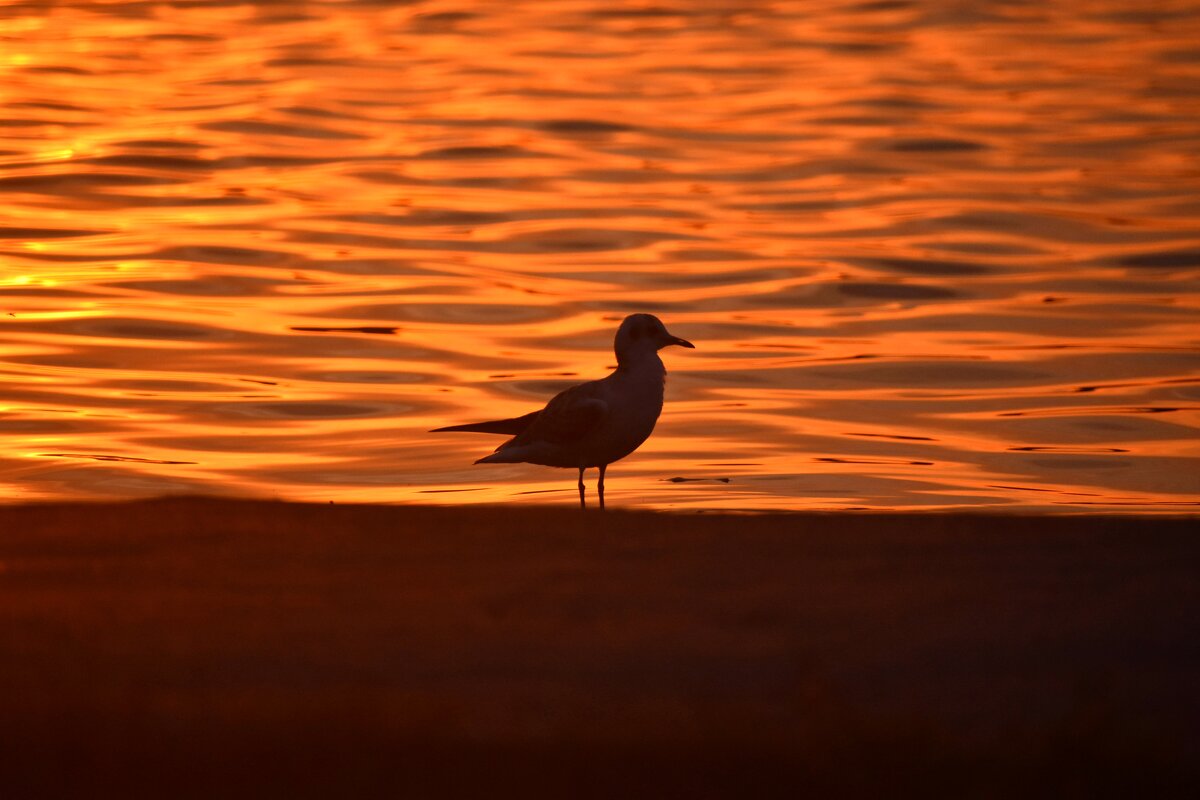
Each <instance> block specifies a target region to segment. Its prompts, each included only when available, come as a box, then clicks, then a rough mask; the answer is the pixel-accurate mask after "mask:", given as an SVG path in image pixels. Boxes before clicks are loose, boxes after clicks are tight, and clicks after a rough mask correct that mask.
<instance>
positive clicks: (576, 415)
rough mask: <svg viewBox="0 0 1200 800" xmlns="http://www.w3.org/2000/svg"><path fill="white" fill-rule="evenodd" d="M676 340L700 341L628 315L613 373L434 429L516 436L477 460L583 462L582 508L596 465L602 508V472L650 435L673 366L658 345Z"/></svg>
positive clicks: (577, 466) (547, 463)
mask: <svg viewBox="0 0 1200 800" xmlns="http://www.w3.org/2000/svg"><path fill="white" fill-rule="evenodd" d="M673 344H677V345H679V346H680V347H690V348H695V347H696V345H694V344H692V343H691V342H689V341H688V340H686V339H680V338H679V337H678V336H672V335H671V334H670V333H668V332H667V327H666V326H665V325H663V324H662V322H661V321H660V320H659V319H658V317H656V316H654V315H653V314H630V315H629V316H628V317H626V318H625V319H624V321H622V322H621V327H619V328H617V336H616V340H615V341H614V342H613V349H614V350H616V353H617V368H616V370H614V371H613V373H612V374H611V375H609V376H608V377H606V378H601V379H600V380H598V381H589V382H588V383H581V384H579V385H578V386H572V387H571V388H569V389H565V390H563V391H561V392H559V393H558V394H557V395H555V396H554V397H553V398H551V399H550V402H549V403H547V404H546V407H545V408H543V409H541V410H540V411H533V412H531V413H529V414H526V415H525V416H523V417H514V418H512V419H498V420H493V421H491V422H474V423H469V424H466V425H450V426H448V427H445V428H436V429H434V430H432V431H430V433H443V432H448V431H467V432H471V433H502V434H506V435H509V436H512V437H513V438H511V439H509V440H508V441H507V442H505V443H504V444H502V445H500V446H499V447H497V448H496V451H495V452H494V453H492V454H491V455H490V456H484V457H483V458H481V459H479V460H478V461H476V462H475V463H476V464H519V463H525V464H542V465H544V466H547V467H563V468H566V469H571V468H574V469H578V470H579V506H580V508H587V502H586V501H585V500H584V485H583V473H584V472H585V471H586V470H587V469H588V468H590V467H597V468H599V470H600V481H599V483H598V484H597V491H598V494H599V495H600V508H601V509H603V508H604V471H605V470H606V469H608V465H609V464H611V463H613V462H614V461H620V460H621V459H622V458H624V457H625V456H627V455H629V454H630V453H632V452H633V451H634V450H636V449H638V447H639V446H641V444H642V442H644V441H646V439H647V438H649V436H650V433H651V431H653V430H654V423H655V422H657V421H658V415H659V414H660V413H661V412H662V406H663V388H664V386H665V384H666V380H667V370H666V367H664V366H663V362H662V359H661V358H659V357H658V351H659V350H661V349H662V348H664V347H668V346H670V345H673Z"/></svg>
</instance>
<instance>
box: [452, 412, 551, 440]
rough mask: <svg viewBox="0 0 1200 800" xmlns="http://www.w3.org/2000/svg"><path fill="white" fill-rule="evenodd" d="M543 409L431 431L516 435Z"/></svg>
mask: <svg viewBox="0 0 1200 800" xmlns="http://www.w3.org/2000/svg"><path fill="white" fill-rule="evenodd" d="M541 413H542V412H541V411H532V412H530V413H528V414H526V415H525V416H523V417H513V418H512V419H496V420H492V421H491V422H469V423H467V424H465V425H447V426H446V427H445V428H434V429H433V430H431V431H430V433H450V432H453V431H462V432H466V433H502V434H504V435H506V436H516V435H517V434H519V433H521V432H522V431H524V430H525V429H526V428H528V427H529V426H530V425H531V424H532V423H533V421H534V420H535V419H537V418H538V415H540V414H541Z"/></svg>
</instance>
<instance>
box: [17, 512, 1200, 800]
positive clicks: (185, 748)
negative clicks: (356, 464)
mask: <svg viewBox="0 0 1200 800" xmlns="http://www.w3.org/2000/svg"><path fill="white" fill-rule="evenodd" d="M0 531H2V534H0V608H2V609H3V611H2V612H0V614H2V615H0V687H2V689H0V693H2V697H3V700H2V704H3V708H2V709H0V710H2V718H3V720H4V722H3V725H2V726H0V730H2V731H3V733H2V734H0V774H3V775H4V783H5V785H6V786H7V787H8V789H7V790H6V794H8V793H9V792H14V791H15V792H16V794H8V796H13V797H16V796H21V797H33V796H52V795H68V794H69V795H73V796H88V797H98V796H172V797H179V796H189V797H199V796H207V797H211V796H228V795H230V794H251V793H256V792H258V793H263V796H291V797H295V796H322V797H328V796H335V795H336V796H343V797H362V796H383V795H386V796H395V797H421V796H447V795H454V796H471V797H481V796H493V797H494V796H522V797H617V796H636V797H651V796H653V797H683V796H687V797H717V796H721V797H731V796H747V797H761V796H785V795H786V796H803V795H804V794H806V793H811V792H814V791H816V792H821V793H826V794H830V793H832V794H836V795H839V796H846V795H851V796H855V795H857V796H866V795H873V794H878V793H880V792H883V793H885V794H887V795H891V796H895V794H897V793H898V792H900V791H902V790H906V789H917V788H920V789H923V790H925V791H929V792H934V793H936V794H946V795H951V796H1012V795H1013V794H1014V793H1015V792H1018V791H1020V792H1025V793H1029V792H1030V791H1032V793H1034V794H1037V795H1043V796H1045V795H1054V796H1058V797H1062V796H1087V797H1096V796H1113V795H1126V796H1129V795H1130V793H1132V792H1136V793H1138V794H1140V795H1143V796H1163V792H1165V791H1178V790H1179V789H1180V787H1182V786H1183V785H1184V783H1185V782H1187V781H1192V780H1195V778H1196V777H1197V776H1196V771H1195V768H1194V767H1193V766H1191V765H1194V764H1196V763H1197V756H1200V733H1198V727H1197V725H1196V722H1197V720H1198V719H1200V684H1198V682H1197V681H1196V675H1198V674H1200V647H1198V646H1197V640H1196V631H1197V620H1198V619H1200V616H1198V614H1197V612H1198V611H1200V589H1198V586H1200V580H1198V578H1200V536H1198V535H1197V526H1196V524H1195V520H1191V521H1186V520H1167V519H1161V518H1160V519H1153V520H1148V519H1134V518H1115V517H1071V518H1066V517H1057V518H1014V517H999V516H976V515H958V516H955V515H939V516H920V515H907V516H898V515H853V514H837V515H814V514H803V515H778V516H733V515H722V516H710V515H667V514H652V513H636V512H612V513H608V514H605V515H601V514H599V513H587V514H582V513H579V512H577V511H575V510H573V509H559V508H469V509H448V508H416V507H384V506H324V505H300V504H291V503H277V502H248V501H233V500H210V499H182V498H181V499H169V500H158V501H145V502H135V503H118V504H96V505H48V506H24V507H8V508H0Z"/></svg>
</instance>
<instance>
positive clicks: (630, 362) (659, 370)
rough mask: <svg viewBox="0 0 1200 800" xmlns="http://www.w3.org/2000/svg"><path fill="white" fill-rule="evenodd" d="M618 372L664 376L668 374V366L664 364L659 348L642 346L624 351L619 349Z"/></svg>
mask: <svg viewBox="0 0 1200 800" xmlns="http://www.w3.org/2000/svg"><path fill="white" fill-rule="evenodd" d="M617 373H618V374H621V375H631V374H637V373H649V374H651V375H660V376H662V375H666V374H667V368H666V367H664V366H663V362H662V359H661V358H659V357H658V351H657V350H650V349H648V348H641V349H637V350H626V351H624V352H622V351H617Z"/></svg>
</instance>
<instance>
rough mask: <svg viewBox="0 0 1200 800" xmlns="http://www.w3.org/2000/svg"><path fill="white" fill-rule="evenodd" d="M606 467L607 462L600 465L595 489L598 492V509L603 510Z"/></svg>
mask: <svg viewBox="0 0 1200 800" xmlns="http://www.w3.org/2000/svg"><path fill="white" fill-rule="evenodd" d="M606 469H608V464H601V465H600V482H599V483H597V484H596V489H597V490H598V491H599V492H600V510H601V511H603V510H604V470H606Z"/></svg>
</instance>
